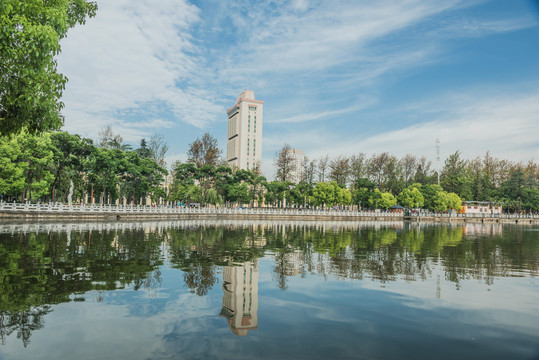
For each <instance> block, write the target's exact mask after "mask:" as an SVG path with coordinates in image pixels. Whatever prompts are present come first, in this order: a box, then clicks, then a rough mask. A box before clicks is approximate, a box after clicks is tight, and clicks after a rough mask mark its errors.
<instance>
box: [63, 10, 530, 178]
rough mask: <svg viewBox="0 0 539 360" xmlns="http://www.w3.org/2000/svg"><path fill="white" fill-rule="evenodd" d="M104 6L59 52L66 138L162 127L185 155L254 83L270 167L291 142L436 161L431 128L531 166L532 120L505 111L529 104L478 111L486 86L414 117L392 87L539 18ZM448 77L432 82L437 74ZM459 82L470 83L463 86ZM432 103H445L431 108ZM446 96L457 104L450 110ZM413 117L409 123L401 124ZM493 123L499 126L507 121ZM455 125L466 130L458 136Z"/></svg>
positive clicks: (319, 150) (221, 128)
mask: <svg viewBox="0 0 539 360" xmlns="http://www.w3.org/2000/svg"><path fill="white" fill-rule="evenodd" d="M98 4H99V11H98V15H97V17H96V18H94V19H91V20H90V21H88V22H87V24H86V25H84V26H79V27H75V28H74V29H72V30H71V31H70V32H69V36H68V37H67V38H66V39H65V40H64V41H63V45H62V46H63V52H62V54H61V56H60V57H59V65H60V70H61V72H63V73H64V74H66V75H67V76H68V78H69V80H70V81H69V83H68V85H67V90H66V91H65V93H64V98H63V101H64V102H65V104H66V108H65V111H64V114H65V117H66V129H67V130H69V131H73V132H77V133H80V134H82V135H84V136H89V137H94V138H95V137H96V136H97V132H98V131H99V129H100V128H102V127H103V126H105V125H108V124H110V125H112V126H113V128H115V129H116V130H117V131H119V132H121V134H122V136H124V138H125V139H126V140H128V141H130V142H134V143H135V142H138V140H139V139H140V138H141V137H148V136H150V135H151V134H152V133H155V132H164V133H165V135H166V137H167V140H168V142H169V144H170V145H171V152H172V153H174V154H176V155H174V156H175V157H176V158H182V159H184V158H185V155H184V154H185V152H186V150H187V144H188V143H189V142H190V141H192V140H194V139H195V138H196V137H197V136H200V135H201V132H204V131H210V132H212V133H213V135H214V136H215V137H217V138H218V139H219V141H220V142H221V144H223V145H224V144H225V143H226V142H223V139H224V137H225V136H226V135H225V134H226V114H225V111H226V108H227V107H229V106H231V105H232V103H233V101H234V100H235V98H236V97H237V95H238V94H239V92H241V90H242V89H243V88H248V89H252V90H254V91H255V93H256V94H257V97H258V98H261V99H262V100H265V101H266V103H265V110H264V111H265V113H264V121H265V126H264V144H263V149H264V156H265V157H266V158H268V159H265V162H269V166H268V165H265V166H268V168H269V167H270V166H271V163H272V161H271V158H270V157H271V156H273V153H274V151H275V150H277V149H278V148H279V147H280V146H281V145H282V143H283V142H288V143H290V144H291V146H293V147H298V148H302V149H303V150H305V151H310V152H311V154H323V153H328V154H331V155H340V154H350V153H351V152H355V151H366V150H365V149H369V150H367V151H372V152H379V151H388V144H390V145H391V146H393V147H394V148H395V149H396V150H395V152H397V151H401V150H402V151H405V150H404V149H406V151H405V152H413V151H416V152H417V153H422V154H428V153H431V152H432V148H433V145H432V144H433V141H434V140H433V139H434V137H435V136H436V134H433V133H439V135H440V138H441V139H442V144H443V148H446V149H449V148H453V147H455V146H453V145H457V144H459V142H458V139H463V138H466V139H469V140H470V141H468V142H463V144H464V145H463V147H461V149H462V150H463V151H464V149H465V148H466V147H467V146H468V145H467V144H470V143H473V142H471V139H472V138H475V139H476V140H477V139H483V140H481V141H482V142H483V143H484V142H486V141H488V139H497V140H496V146H491V147H490V148H491V150H492V151H493V152H494V151H495V148H499V149H501V147H500V146H501V145H503V149H505V150H507V151H511V156H512V157H517V156H525V157H527V155H526V154H525V150H519V149H518V148H519V146H521V145H522V146H524V145H525V144H529V139H528V134H526V133H524V135H522V134H521V133H519V134H520V135H518V134H517V131H518V130H520V131H529V130H530V127H531V130H535V129H534V128H533V125H532V124H530V116H531V110H529V111H524V110H523V109H524V108H525V107H524V103H522V104H521V106H520V107H519V108H518V111H514V112H512V113H511V111H509V109H510V106H511V103H512V102H513V101H516V102H519V101H524V100H523V99H518V98H515V97H512V96H502V95H500V96H499V97H498V98H497V99H498V100H497V102H496V103H494V104H492V108H494V107H496V105H499V104H505V107H503V108H499V109H498V111H497V112H493V111H490V110H489V109H488V108H485V109H483V110H481V109H480V107H479V105H480V104H487V100H488V99H484V98H483V97H481V92H482V91H483V90H484V89H480V90H478V91H471V90H470V87H468V92H467V94H468V95H470V96H474V97H477V101H474V100H471V101H469V102H468V101H462V102H460V101H457V99H456V98H455V97H454V96H453V97H451V96H446V95H444V94H440V93H438V94H430V93H425V92H423V93H422V92H421V91H418V92H417V94H418V98H414V99H413V102H414V103H415V104H422V105H424V107H423V108H416V109H413V104H412V105H410V104H409V102H410V100H407V101H408V104H405V103H399V104H395V102H394V100H395V98H396V97H397V98H398V97H399V95H400V94H397V95H394V94H393V96H389V95H387V94H388V92H391V91H396V90H394V89H393V88H392V87H393V84H398V83H399V82H402V80H403V79H406V78H408V77H411V76H413V74H415V73H421V72H422V71H425V69H432V68H435V67H436V66H438V65H442V66H443V65H444V64H445V65H446V64H448V63H450V62H452V61H455V58H457V57H459V56H461V54H455V52H454V51H453V50H454V48H455V47H456V45H455V44H457V43H458V42H457V41H456V40H459V39H467V40H468V41H480V40H479V39H481V38H483V37H486V36H489V35H495V34H505V33H511V32H517V31H518V30H523V29H531V28H534V27H537V19H534V18H532V17H531V15H530V14H525V13H523V12H522V11H521V12H518V11H517V12H512V13H511V14H510V15H507V16H505V15H504V14H505V13H503V12H500V11H498V12H497V13H496V14H498V15H496V14H494V15H492V13H488V12H487V13H485V12H481V11H467V9H470V8H471V9H472V10H473V9H474V7H481V6H483V7H488V6H489V4H490V2H489V1H486V0H485V1H464V0H432V1H426V0H406V1H397V0H381V1H376V2H359V1H356V2H354V1H352V2H350V1H339V0H328V1H323V2H320V1H312V0H294V1H287V0H274V1H268V2H259V1H257V2H255V1H253V0H237V1H234V2H222V1H217V0H200V1H197V2H194V1H190V0H162V1H160V2H159V4H153V3H152V4H149V3H148V2H147V1H143V0H98ZM194 4H196V6H195V5H194ZM475 10H477V9H475ZM498 10H499V9H498ZM463 57H464V56H463ZM459 61H464V60H461V59H460V58H459ZM444 70H445V69H442V70H440V72H438V73H436V76H438V77H439V78H443V77H444V74H443V72H444ZM469 71H473V70H469ZM461 76H463V78H462V79H464V77H465V76H467V75H466V74H463V75H461ZM489 81H491V82H492V83H493V84H495V83H496V81H499V82H502V81H506V79H503V80H497V78H492V79H489ZM460 85H461V86H465V85H466V84H465V80H462V83H461V84H460ZM517 87H518V86H515V89H516V88H517ZM417 88H419V86H417ZM400 91H407V89H405V90H402V88H401V89H400ZM427 91H428V90H427ZM448 91H451V90H450V89H448ZM454 92H455V91H454ZM532 93H535V92H532ZM403 95H408V94H403ZM530 96H531V95H530ZM530 96H525V97H524V98H525V99H531V98H530ZM404 97H405V96H404ZM427 98H428V99H433V98H435V99H443V100H434V101H433V102H437V103H438V105H437V106H427V105H428V104H427V101H426V100H425V99H427ZM471 99H474V98H471ZM442 101H449V103H451V104H452V106H453V105H454V107H450V108H447V107H446V106H445V105H444V104H442V103H441V102H442ZM530 101H531V100H530ZM519 103H520V102H519ZM464 104H469V106H464ZM528 105H529V104H528ZM485 106H487V107H488V106H490V105H485ZM530 106H531V105H530ZM457 109H460V111H461V112H457ZM480 110H481V111H482V112H480ZM506 110H507V111H506ZM412 111H415V113H412ZM399 112H402V113H399ZM373 114H374V117H375V118H376V119H383V120H384V121H380V122H377V123H376V124H377V127H376V128H375V127H374V126H371V128H370V129H369V131H368V134H369V135H365V133H363V130H364V129H363V128H365V127H366V126H367V125H369V124H372V123H373V122H374V120H373V119H372V118H373ZM388 114H394V115H395V116H394V118H390V117H388V116H389V115H388ZM501 114H505V115H504V116H505V117H509V115H511V114H512V115H513V117H512V119H513V120H512V122H513V123H514V124H515V128H511V129H507V130H504V131H499V132H497V130H496V129H494V127H493V126H486V127H488V129H486V130H485V129H484V128H485V122H486V120H484V119H486V118H487V117H489V116H490V117H491V118H493V119H498V118H500V116H501ZM405 116H408V117H409V118H410V119H413V120H411V121H408V122H406V123H403V122H402V119H403V118H404V117H405ZM500 119H501V118H500ZM399 120H400V122H399ZM459 121H460V122H459ZM474 124H476V126H477V127H473V126H474ZM492 124H497V126H498V127H502V128H503V127H504V126H505V125H504V124H505V123H504V122H503V121H501V120H500V121H499V122H496V121H494V120H493V122H492ZM457 126H458V127H457ZM482 128H483V130H479V129H482ZM389 129H391V130H389ZM444 129H445V130H444ZM455 129H458V133H459V134H458V135H454V134H450V133H455ZM526 129H527V130H526ZM354 132H357V133H358V134H357V135H355V134H354ZM360 132H361V134H360ZM503 133H505V134H512V135H511V136H512V137H513V138H514V139H517V138H518V139H520V136H522V137H524V141H520V142H519V143H515V142H511V141H507V140H506V139H504V138H503V137H502V136H501V135H503ZM297 134H300V135H297ZM469 134H473V136H472V135H469ZM365 136H366V137H365ZM178 138H181V139H182V141H178ZM189 139H191V140H189ZM401 139H406V140H401ZM476 142H477V141H476ZM509 143H511V144H513V145H512V146H513V147H514V149H513V150H510V144H509ZM504 144H505V145H504ZM515 144H516V145H515ZM526 146H528V145H526ZM529 146H530V147H531V148H533V149H535V148H537V146H536V145H535V147H534V144H529ZM384 149H385V150H384ZM472 149H473V148H472V147H470V152H471V151H472ZM389 150H391V149H389ZM533 151H535V152H536V151H537V150H533ZM519 154H520V155H519Z"/></svg>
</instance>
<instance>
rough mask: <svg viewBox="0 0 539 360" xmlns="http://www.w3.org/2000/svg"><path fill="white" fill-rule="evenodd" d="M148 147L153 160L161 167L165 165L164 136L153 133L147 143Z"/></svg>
mask: <svg viewBox="0 0 539 360" xmlns="http://www.w3.org/2000/svg"><path fill="white" fill-rule="evenodd" d="M148 148H149V149H150V152H151V154H152V158H153V159H154V160H155V162H156V163H157V164H158V165H159V166H161V167H166V163H165V155H166V154H167V151H168V144H167V142H166V141H165V136H164V135H163V134H155V135H153V136H152V137H151V138H150V142H149V143H148Z"/></svg>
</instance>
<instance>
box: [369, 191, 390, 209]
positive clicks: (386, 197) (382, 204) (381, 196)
mask: <svg viewBox="0 0 539 360" xmlns="http://www.w3.org/2000/svg"><path fill="white" fill-rule="evenodd" d="M373 195H374V196H373V197H372V198H371V199H369V202H370V204H371V205H374V206H375V207H376V208H381V209H386V210H387V209H389V208H390V207H392V206H393V205H396V204H397V199H396V198H395V196H393V194H392V193H390V192H380V190H378V189H376V190H374V194H373Z"/></svg>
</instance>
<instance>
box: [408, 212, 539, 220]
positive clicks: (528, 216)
mask: <svg viewBox="0 0 539 360" xmlns="http://www.w3.org/2000/svg"><path fill="white" fill-rule="evenodd" d="M406 216H412V217H438V218H474V219H493V218H494V219H539V214H489V213H482V214H481V213H479V214H476V213H468V214H446V213H435V212H430V211H421V213H417V212H414V213H410V214H406Z"/></svg>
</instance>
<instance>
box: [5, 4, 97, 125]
mask: <svg viewBox="0 0 539 360" xmlns="http://www.w3.org/2000/svg"><path fill="white" fill-rule="evenodd" d="M96 11H97V4H96V3H95V2H93V1H92V2H90V1H86V0H57V1H43V0H24V1H21V0H2V1H1V2H0V29H1V30H0V44H1V45H0V59H2V60H1V61H0V135H5V134H10V133H16V132H18V131H19V130H21V129H22V128H26V129H27V131H29V132H30V133H35V132H43V131H47V130H51V129H59V128H60V127H61V126H62V125H63V117H62V115H61V114H60V111H61V109H62V108H63V103H62V102H61V101H60V98H61V96H62V92H63V90H64V89H65V84H66V82H67V78H66V77H65V76H63V75H62V74H60V73H58V71H57V64H56V59H55V56H56V55H58V54H59V53H60V51H61V48H60V40H61V39H63V38H64V37H65V36H66V35H67V31H68V30H69V29H70V28H72V27H74V26H75V25H76V24H84V22H85V21H86V18H87V17H93V16H94V15H95V13H96Z"/></svg>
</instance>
